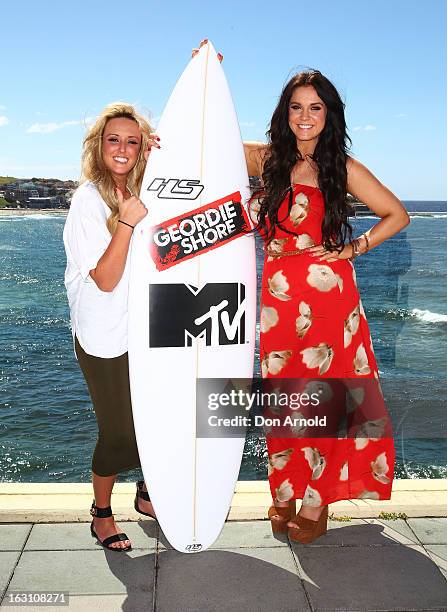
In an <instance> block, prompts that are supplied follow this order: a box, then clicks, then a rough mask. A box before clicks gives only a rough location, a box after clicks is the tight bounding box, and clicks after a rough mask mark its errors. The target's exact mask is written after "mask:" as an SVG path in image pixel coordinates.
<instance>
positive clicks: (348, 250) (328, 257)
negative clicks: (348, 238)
mask: <svg viewBox="0 0 447 612" xmlns="http://www.w3.org/2000/svg"><path fill="white" fill-rule="evenodd" d="M306 251H307V252H308V253H311V255H312V257H315V259H316V260H317V261H337V260H338V259H351V257H352V247H351V245H350V244H346V245H345V246H344V247H343V249H342V250H341V251H340V252H337V251H328V250H327V249H325V247H324V246H323V245H322V244H318V245H316V246H313V247H309V248H308V249H306Z"/></svg>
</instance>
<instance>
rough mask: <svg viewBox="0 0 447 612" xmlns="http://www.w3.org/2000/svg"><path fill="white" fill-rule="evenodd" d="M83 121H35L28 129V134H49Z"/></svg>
mask: <svg viewBox="0 0 447 612" xmlns="http://www.w3.org/2000/svg"><path fill="white" fill-rule="evenodd" d="M80 123H81V121H62V122H61V123H56V122H54V121H53V122H50V123H33V125H31V126H30V127H29V128H28V129H27V130H26V131H27V133H28V134H49V133H50V132H55V131H56V130H61V129H62V128H64V127H68V126H69V125H79V124H80Z"/></svg>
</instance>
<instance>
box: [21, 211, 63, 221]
mask: <svg viewBox="0 0 447 612" xmlns="http://www.w3.org/2000/svg"><path fill="white" fill-rule="evenodd" d="M21 218H22V219H29V220H30V221H40V220H41V219H55V218H56V216H55V215H49V214H44V213H36V214H35V215H23V217H21Z"/></svg>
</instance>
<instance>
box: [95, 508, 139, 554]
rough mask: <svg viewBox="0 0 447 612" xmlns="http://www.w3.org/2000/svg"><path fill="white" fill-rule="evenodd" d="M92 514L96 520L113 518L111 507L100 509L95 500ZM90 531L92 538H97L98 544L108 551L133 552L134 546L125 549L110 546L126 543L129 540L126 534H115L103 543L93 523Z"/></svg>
mask: <svg viewBox="0 0 447 612" xmlns="http://www.w3.org/2000/svg"><path fill="white" fill-rule="evenodd" d="M90 514H91V515H92V516H95V517H96V518H109V516H112V508H111V507H110V506H107V508H98V506H95V500H93V503H92V507H91V508H90ZM90 531H91V534H92V536H93V537H94V538H96V539H97V540H98V542H99V543H100V544H101V545H102V546H104V548H106V549H107V550H118V551H123V552H126V551H128V550H132V546H126V547H124V548H121V547H115V546H110V544H113V543H114V542H124V540H128V539H129V538H128V537H127V535H126V534H125V533H115V535H112V536H110V537H108V538H104V540H102V541H101V540H100V539H99V538H98V535H97V534H96V532H95V530H94V529H93V521H92V522H91V525H90Z"/></svg>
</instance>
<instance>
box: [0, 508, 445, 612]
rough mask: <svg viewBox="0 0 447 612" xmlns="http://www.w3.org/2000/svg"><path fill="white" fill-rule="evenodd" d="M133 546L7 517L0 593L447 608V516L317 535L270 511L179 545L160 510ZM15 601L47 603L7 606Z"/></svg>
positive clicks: (237, 606) (196, 610)
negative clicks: (297, 533)
mask: <svg viewBox="0 0 447 612" xmlns="http://www.w3.org/2000/svg"><path fill="white" fill-rule="evenodd" d="M122 526H123V528H125V531H126V532H127V533H128V535H129V536H130V537H131V538H132V541H133V545H134V548H133V550H132V551H131V552H130V553H116V552H106V551H105V550H104V549H102V548H101V547H99V545H98V544H96V541H95V540H94V539H93V538H92V537H91V536H90V532H89V528H88V524H87V523H58V524H49V523H38V524H36V523H32V524H26V523H20V524H17V523H9V524H1V525H0V542H1V545H0V596H1V598H2V606H5V607H6V605H5V604H7V602H8V601H9V595H10V594H11V593H13V592H22V591H40V592H42V591H44V592H57V591H66V592H68V593H69V606H68V608H67V607H61V606H54V607H51V609H56V610H61V611H63V610H67V609H68V610H70V611H75V610H79V611H81V610H82V612H89V611H90V610H92V611H94V610H101V611H104V612H113V611H115V610H125V611H128V612H139V611H140V610H141V611H142V610H144V611H154V610H156V611H157V612H173V611H177V610H178V611H179V612H189V611H191V612H202V611H203V612H214V611H215V612H226V611H228V612H230V611H231V612H252V611H253V612H263V611H264V610H265V611H266V612H267V611H268V612H272V611H278V612H288V611H291V612H292V611H294V612H300V611H306V610H312V611H323V610H324V611H329V610H332V611H335V610H339V611H340V610H343V611H348V610H352V611H367V610H374V611H378V610H381V611H383V610H400V611H405V612H409V611H411V610H423V611H424V612H426V611H428V610H433V611H442V610H444V611H445V610H447V518H442V517H435V518H408V519H406V520H403V519H397V520H379V519H376V518H372V519H351V520H350V521H347V522H341V521H333V520H331V521H330V525H329V527H330V529H329V531H328V533H327V534H326V535H325V536H323V537H322V538H319V539H318V540H317V541H316V542H314V543H313V544H309V545H306V546H302V545H296V544H293V545H290V543H289V542H288V541H287V539H286V538H284V537H282V538H281V539H275V538H274V537H273V536H272V534H271V530H270V525H269V523H268V521H259V520H258V521H234V522H227V523H226V524H225V526H224V529H223V531H222V533H221V535H220V537H219V539H218V540H217V542H216V543H215V545H214V546H213V548H212V549H210V550H207V551H205V552H202V553H198V554H191V555H185V554H182V553H178V552H177V551H175V550H172V549H171V548H170V546H169V544H168V543H167V542H166V540H165V538H164V536H163V534H162V533H160V532H159V529H158V526H157V524H156V523H155V521H152V520H147V521H133V522H128V523H123V524H122ZM7 609H10V610H26V609H27V610H42V607H37V606H27V607H26V608H25V607H19V606H16V605H13V606H11V607H9V606H7Z"/></svg>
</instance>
